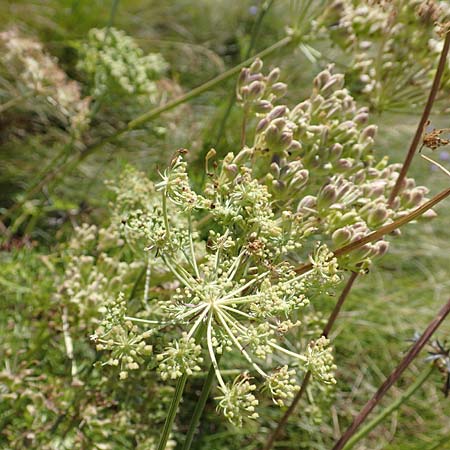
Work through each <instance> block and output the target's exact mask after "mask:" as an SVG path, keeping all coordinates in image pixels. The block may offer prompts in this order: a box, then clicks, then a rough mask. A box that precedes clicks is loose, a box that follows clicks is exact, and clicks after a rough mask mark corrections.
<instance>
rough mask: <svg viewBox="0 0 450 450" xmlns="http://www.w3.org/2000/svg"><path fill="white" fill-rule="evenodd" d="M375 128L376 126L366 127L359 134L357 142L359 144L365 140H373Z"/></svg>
mask: <svg viewBox="0 0 450 450" xmlns="http://www.w3.org/2000/svg"><path fill="white" fill-rule="evenodd" d="M377 129H378V128H377V126H376V125H369V126H368V127H366V128H364V130H362V132H361V136H360V138H359V140H360V141H361V142H364V141H366V140H367V139H369V138H370V139H374V138H375V135H376V134H377Z"/></svg>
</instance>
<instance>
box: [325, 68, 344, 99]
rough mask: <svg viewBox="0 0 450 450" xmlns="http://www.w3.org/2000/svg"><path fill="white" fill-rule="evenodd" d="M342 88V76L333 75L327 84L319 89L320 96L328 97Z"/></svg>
mask: <svg viewBox="0 0 450 450" xmlns="http://www.w3.org/2000/svg"><path fill="white" fill-rule="evenodd" d="M343 86H344V75H342V74H340V73H339V74H335V75H332V76H331V78H330V79H329V80H328V82H327V83H326V84H325V85H324V86H323V87H322V88H321V89H320V92H321V94H322V95H323V96H324V97H328V96H329V95H331V94H332V93H333V92H335V91H337V90H339V89H342V88H343Z"/></svg>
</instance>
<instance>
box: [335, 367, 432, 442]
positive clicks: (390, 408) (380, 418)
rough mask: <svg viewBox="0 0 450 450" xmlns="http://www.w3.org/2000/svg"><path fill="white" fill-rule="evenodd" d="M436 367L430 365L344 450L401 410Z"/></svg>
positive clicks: (358, 433)
mask: <svg viewBox="0 0 450 450" xmlns="http://www.w3.org/2000/svg"><path fill="white" fill-rule="evenodd" d="M434 367H435V366H434V365H433V364H430V365H428V366H427V368H426V369H425V370H424V371H423V372H422V373H421V374H420V376H419V377H418V378H417V379H416V381H415V382H414V383H413V384H411V386H410V387H409V388H408V389H407V390H406V391H405V392H404V393H403V394H402V395H400V396H399V397H398V398H397V400H395V401H394V402H392V403H391V404H390V405H389V406H387V407H386V408H385V409H383V410H382V411H381V412H380V414H378V415H377V416H376V417H374V418H373V419H372V420H371V421H370V422H368V423H367V425H366V426H365V427H363V428H361V430H360V431H359V432H357V433H355V434H354V435H353V436H352V438H350V439H349V441H348V443H347V445H346V446H345V447H344V449H343V450H350V449H351V448H353V447H354V445H355V444H356V443H357V442H358V441H360V440H361V439H362V438H364V437H365V436H366V435H367V434H369V433H370V432H371V431H372V430H373V429H374V428H375V427H376V426H378V425H379V424H380V423H381V422H382V421H383V420H384V419H385V418H386V417H388V416H389V415H391V414H392V413H393V412H394V411H396V410H397V409H398V408H400V406H401V405H403V403H405V402H406V401H407V400H408V399H409V398H410V397H411V396H412V395H413V394H414V393H415V392H416V391H417V390H418V389H419V388H420V387H421V386H422V384H424V383H425V381H426V380H427V379H428V378H429V376H430V375H431V374H432V372H433V370H434Z"/></svg>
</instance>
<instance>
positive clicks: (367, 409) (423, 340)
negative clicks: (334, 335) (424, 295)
mask: <svg viewBox="0 0 450 450" xmlns="http://www.w3.org/2000/svg"><path fill="white" fill-rule="evenodd" d="M449 312H450V299H449V300H448V302H447V304H446V305H445V306H444V307H443V308H442V309H441V310H440V311H439V313H438V314H437V316H436V317H435V318H434V319H433V320H432V322H431V323H430V324H429V325H428V327H427V329H426V330H425V332H424V333H423V334H422V336H421V337H420V339H419V340H417V341H416V342H415V344H414V345H413V346H412V347H411V349H410V350H409V352H408V353H407V354H406V356H405V357H404V358H403V360H402V361H401V362H400V364H399V365H398V366H397V367H396V368H395V370H394V371H393V372H392V373H391V374H390V375H389V377H388V378H387V379H386V381H385V382H384V383H383V384H382V385H381V386H380V388H379V389H378V391H377V392H376V393H375V395H374V396H373V397H372V398H371V399H370V400H369V401H368V402H367V403H366V405H365V406H364V408H363V409H362V410H361V412H360V413H359V414H358V415H357V416H356V418H355V420H354V421H353V423H352V424H351V425H350V427H349V428H348V429H347V431H346V432H345V433H344V434H343V435H342V437H341V438H340V439H339V441H338V442H337V443H336V445H335V446H334V447H333V450H342V449H343V448H344V446H345V444H346V443H347V442H348V440H349V439H350V438H351V437H352V436H353V434H354V433H355V431H356V430H357V429H358V427H359V426H360V425H361V424H362V423H363V422H364V421H365V420H366V418H367V416H368V415H369V414H370V413H371V411H372V410H373V409H374V408H375V406H377V405H378V403H380V401H381V399H382V398H383V397H384V395H385V394H386V392H387V391H388V390H389V389H390V388H391V387H392V386H393V385H394V384H395V383H396V381H397V380H398V379H399V378H400V377H401V375H402V374H403V372H404V371H405V370H406V369H407V368H408V366H409V365H410V364H411V362H412V361H413V360H414V358H415V357H416V356H417V355H418V354H419V352H420V351H421V350H422V349H423V347H424V346H425V345H426V344H427V342H428V341H429V339H430V337H431V336H432V335H433V333H434V332H435V331H436V330H437V329H438V327H439V325H440V324H441V323H442V322H443V321H444V319H445V318H446V317H447V315H448V313H449Z"/></svg>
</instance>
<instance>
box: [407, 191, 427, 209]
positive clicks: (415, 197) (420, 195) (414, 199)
mask: <svg viewBox="0 0 450 450" xmlns="http://www.w3.org/2000/svg"><path fill="white" fill-rule="evenodd" d="M424 198H425V194H424V192H423V190H422V189H420V188H414V189H413V190H412V191H411V200H410V204H411V206H419V205H420V204H421V203H422V202H423V199H424Z"/></svg>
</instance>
